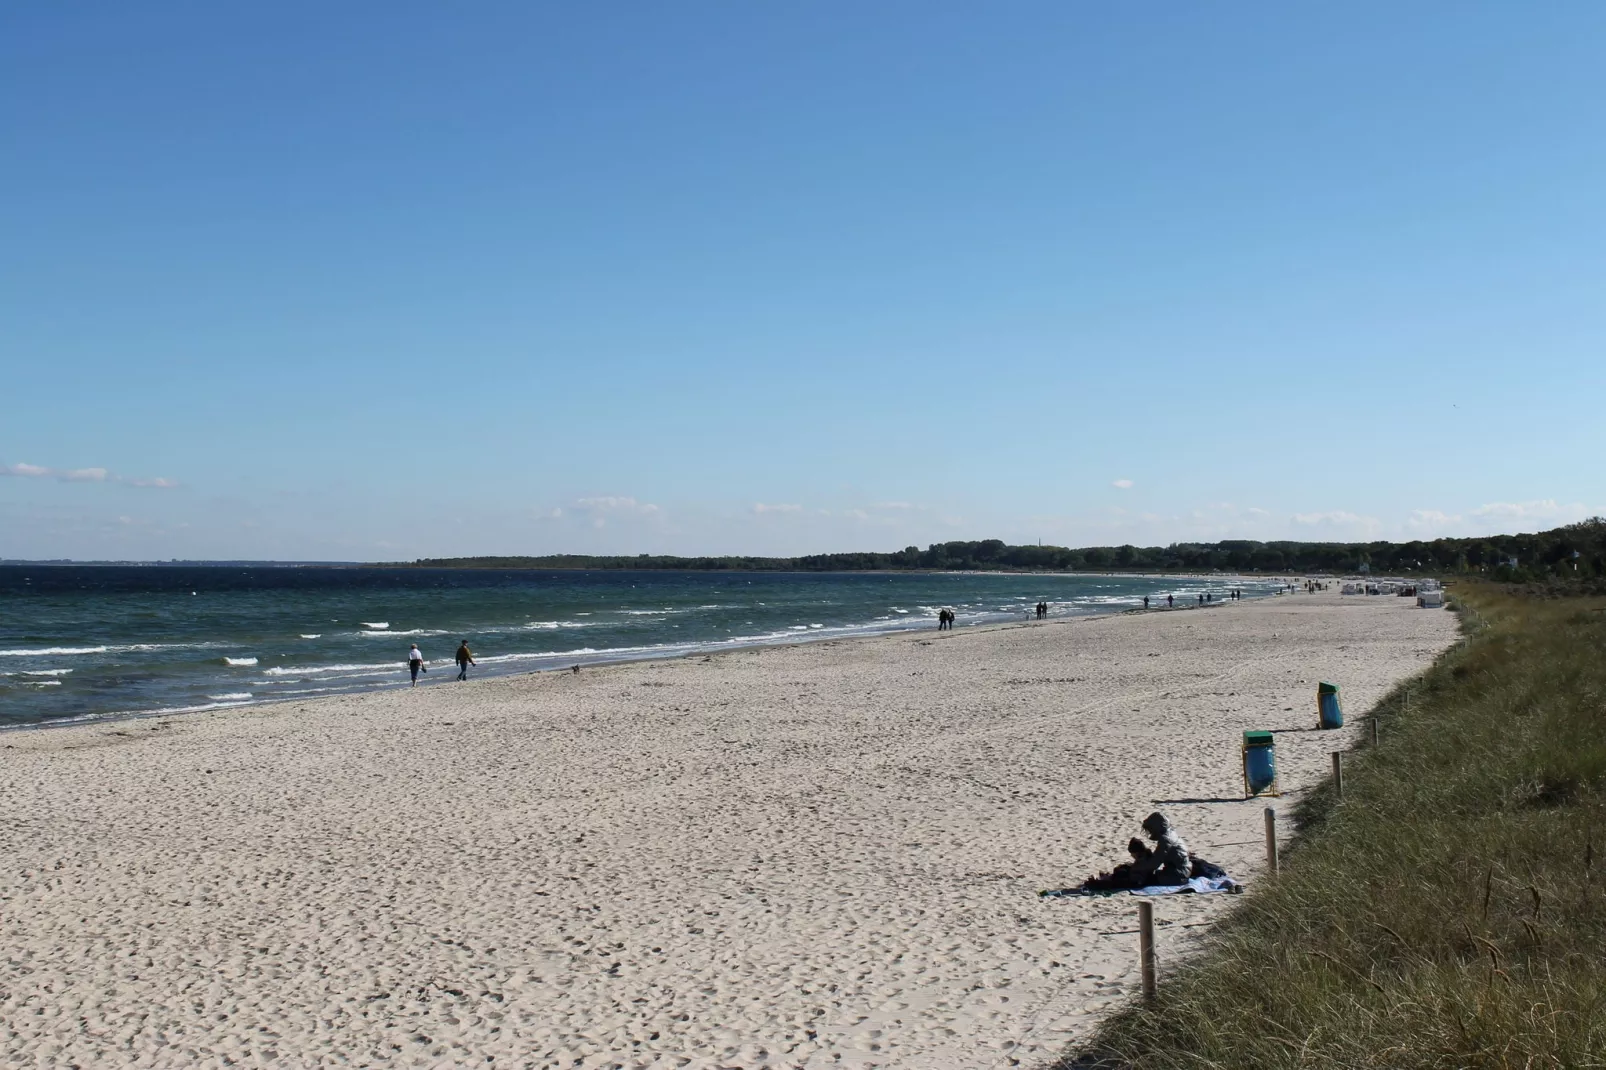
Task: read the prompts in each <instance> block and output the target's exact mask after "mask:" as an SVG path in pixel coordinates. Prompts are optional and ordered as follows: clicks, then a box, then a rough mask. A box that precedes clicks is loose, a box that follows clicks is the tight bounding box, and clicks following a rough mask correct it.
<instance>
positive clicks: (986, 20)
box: [0, 2, 1606, 560]
mask: <svg viewBox="0 0 1606 1070" xmlns="http://www.w3.org/2000/svg"><path fill="white" fill-rule="evenodd" d="M1303 7H1304V9H1299V10H1293V9H1290V8H1289V7H1288V6H1287V5H1258V6H1257V5H1249V4H1242V5H1192V6H1188V7H1186V8H1184V7H1181V6H1174V7H1172V8H1169V9H1151V10H1145V11H1139V10H1136V9H1124V10H1117V9H1115V8H1109V9H1104V10H1097V9H1095V6H1094V5H1078V4H1064V3H1042V4H1028V3H1009V4H1002V5H932V4H916V3H878V4H857V5H849V4H845V3H834V2H832V3H823V4H810V5H802V4H796V5H781V4H756V5H738V4H733V3H718V4H704V3H693V2H688V3H681V4H673V5H589V6H586V5H544V6H543V5H533V4H506V5H494V4H479V5H471V6H470V7H468V8H466V9H457V10H455V11H448V10H447V9H446V8H444V7H442V6H440V5H434V4H395V3H387V4H371V5H366V6H365V5H361V4H356V3H352V4H338V5H314V4H295V3H284V4H275V5H268V6H258V7H254V8H252V7H240V6H237V5H213V4H201V3H193V4H161V3H151V4H141V5H35V6H33V7H31V8H29V9H22V8H18V7H15V6H13V7H11V8H8V9H7V11H6V12H5V13H3V14H0V158H3V159H4V160H5V161H6V165H5V166H4V167H3V168H0V235H3V237H0V390H3V394H0V473H3V474H0V557H76V558H167V557H175V556H176V557H273V558H284V559H297V558H299V559H359V560H367V559H374V558H409V557H414V556H422V555H450V554H472V553H539V552H557V551H568V552H629V553H634V552H649V551H651V552H684V553H695V552H709V553H797V552H813V551H832V550H850V549H893V548H897V547H901V546H904V545H906V544H909V543H915V544H919V545H925V544H926V543H929V542H933V541H940V540H945V539H952V538H988V537H998V538H1004V539H1008V540H1011V541H1034V540H1037V539H1043V540H1045V541H1048V542H1056V543H1062V544H1069V545H1086V544H1094V543H1100V544H1106V543H1121V542H1135V543H1141V544H1154V543H1167V542H1172V541H1180V540H1187V539H1215V538H1224V537H1250V538H1288V537H1294V538H1342V539H1348V538H1359V537H1382V538H1403V537H1413V536H1430V535H1438V534H1470V533H1480V532H1493V531H1516V530H1537V529H1540V528H1544V527H1549V526H1553V525H1554V524H1556V523H1560V522H1566V521H1569V520H1573V519H1578V518H1580V517H1582V516H1585V515H1589V514H1593V513H1599V512H1603V511H1606V464H1602V461H1601V458H1602V457H1606V420H1603V419H1602V409H1603V402H1606V359H1603V354H1606V300H1603V298H1606V287H1603V283H1606V220H1603V204H1606V200H1603V197H1602V193H1601V191H1602V190H1606V138H1603V137H1602V136H1601V131H1602V129H1606V122H1603V120H1606V77H1603V75H1602V71H1606V6H1603V5H1600V4H1597V3H1551V4H1545V5H1532V6H1526V7H1523V6H1518V5H1510V4H1503V5H1496V4H1475V3H1474V4H1464V3H1458V4H1432V3H1423V4H1411V5H1397V4H1390V5H1385V4H1351V5H1343V6H1342V7H1341V8H1334V9H1332V10H1315V9H1311V8H1309V6H1308V5H1305V6H1303Z"/></svg>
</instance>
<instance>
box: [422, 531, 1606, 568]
mask: <svg viewBox="0 0 1606 1070" xmlns="http://www.w3.org/2000/svg"><path fill="white" fill-rule="evenodd" d="M1513 562H1515V564H1513ZM412 564H413V566H414V567H419V568H549V569H599V570H600V569H688V570H689V569H700V570H705V571H724V570H731V571H744V572H783V571H784V572H855V571H867V570H880V571H897V570H911V569H945V570H946V569H952V570H965V571H990V570H996V571H1007V570H1015V571H1045V572H1046V571H1055V572H1074V571H1111V570H1120V571H1130V572H1209V571H1213V570H1223V571H1231V572H1270V573H1281V572H1351V571H1354V570H1357V569H1360V568H1362V567H1366V568H1369V569H1371V570H1372V571H1373V572H1387V573H1411V572H1426V573H1434V574H1442V573H1452V572H1459V573H1482V574H1484V575H1490V576H1496V577H1498V578H1500V579H1505V580H1524V581H1540V582H1543V581H1546V580H1550V579H1553V578H1559V577H1566V578H1567V579H1569V580H1571V579H1575V578H1577V577H1579V576H1595V577H1601V576H1606V520H1602V519H1600V518H1598V517H1597V518H1596V519H1594V520H1587V521H1584V522H1583V523H1580V524H1569V525H1568V526H1566V527H1562V528H1556V529H1554V530H1552V531H1544V532H1539V533H1538V534H1532V535H1491V536H1488V537H1485V538H1475V539H1434V540H1432V541H1428V542H1403V543H1391V542H1367V543H1339V542H1253V541H1249V540H1228V541H1225V542H1213V543H1173V544H1172V545H1170V546H1089V547H1083V548H1081V549H1076V550H1073V549H1070V548H1067V547H1064V546H1010V545H1007V544H1006V543H1004V542H1003V541H1001V540H999V539H982V540H980V541H977V542H941V543H932V544H931V545H930V546H928V547H927V548H926V549H924V550H922V549H920V548H919V547H918V546H909V547H905V548H904V549H902V550H898V551H896V552H893V553H871V552H866V553H850V554H811V555H808V556H805V557H670V556H663V555H657V554H640V555H638V556H634V557H631V556H601V557H598V556H590V555H584V554H552V555H548V556H546V557H451V558H426V559H421V560H419V561H415V562H413V563H412Z"/></svg>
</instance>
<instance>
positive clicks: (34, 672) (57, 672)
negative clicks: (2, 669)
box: [18, 669, 72, 676]
mask: <svg viewBox="0 0 1606 1070" xmlns="http://www.w3.org/2000/svg"><path fill="white" fill-rule="evenodd" d="M70 672H72V670H71V669H23V670H22V672H20V673H19V674H18V675H19V676H66V675H67V674H68V673H70Z"/></svg>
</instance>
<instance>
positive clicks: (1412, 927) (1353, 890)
mask: <svg viewBox="0 0 1606 1070" xmlns="http://www.w3.org/2000/svg"><path fill="white" fill-rule="evenodd" d="M1456 595H1457V598H1456V601H1457V603H1459V607H1460V611H1461V613H1462V615H1463V623H1464V627H1465V630H1466V635H1465V638H1464V640H1463V641H1462V642H1461V643H1459V644H1457V646H1456V647H1454V648H1452V649H1451V650H1450V651H1448V652H1447V653H1446V654H1445V655H1444V656H1443V657H1442V658H1440V659H1439V660H1438V661H1437V662H1436V663H1435V664H1434V665H1433V666H1432V667H1431V668H1430V669H1429V670H1428V671H1427V672H1426V673H1424V674H1423V675H1422V676H1420V677H1418V678H1416V679H1415V680H1412V681H1411V682H1410V683H1409V684H1407V685H1405V686H1402V687H1401V688H1399V689H1397V690H1396V691H1395V692H1394V693H1392V694H1391V695H1389V696H1388V697H1387V698H1385V699H1384V700H1383V701H1382V702H1381V703H1379V705H1378V706H1377V708H1376V709H1375V710H1373V711H1372V713H1371V716H1373V717H1376V718H1378V719H1379V729H1380V734H1381V742H1380V745H1379V746H1377V747H1376V748H1373V747H1371V746H1370V745H1369V744H1368V745H1363V746H1362V747H1361V748H1360V749H1359V750H1357V751H1356V752H1354V753H1353V754H1351V755H1350V756H1349V759H1348V761H1347V763H1346V766H1345V776H1344V795H1345V798H1344V800H1343V801H1342V802H1338V801H1337V800H1335V799H1334V798H1333V795H1332V792H1331V785H1324V786H1323V787H1321V788H1319V789H1317V790H1316V791H1314V792H1313V793H1312V794H1311V795H1310V796H1309V797H1308V798H1307V799H1306V800H1305V801H1304V802H1303V803H1302V804H1301V805H1300V807H1299V809H1298V815H1297V816H1298V819H1299V822H1300V833H1299V836H1298V837H1297V838H1296V840H1295V842H1294V843H1293V844H1292V845H1290V847H1289V849H1288V850H1287V851H1286V852H1285V853H1284V855H1283V859H1282V874H1281V875H1280V876H1279V877H1277V878H1275V879H1266V880H1262V881H1261V882H1259V885H1258V887H1256V888H1254V889H1253V890H1252V893H1251V894H1250V895H1249V896H1246V897H1245V899H1244V901H1243V903H1242V904H1241V905H1240V906H1239V908H1238V909H1236V910H1235V911H1234V912H1233V913H1232V915H1230V916H1229V917H1228V919H1226V921H1225V922H1224V924H1223V925H1221V926H1220V927H1219V929H1218V931H1217V932H1216V933H1215V934H1214V936H1213V937H1212V939H1211V943H1210V945H1209V946H1208V947H1207V949H1206V950H1205V951H1204V952H1203V953H1201V954H1200V955H1199V956H1197V957H1196V958H1195V959H1193V960H1192V961H1191V962H1189V963H1187V964H1185V965H1183V966H1181V967H1179V968H1177V969H1176V970H1174V971H1173V972H1172V973H1171V974H1170V975H1169V976H1163V977H1162V983H1161V986H1160V994H1159V998H1158V999H1157V1000H1156V1001H1155V1002H1154V1003H1153V1004H1151V1005H1146V1006H1134V1007H1131V1008H1129V1009H1128V1010H1126V1011H1124V1012H1123V1013H1120V1014H1118V1015H1116V1016H1115V1017H1113V1018H1112V1019H1111V1020H1110V1021H1108V1022H1107V1023H1105V1026H1104V1027H1103V1029H1102V1030H1101V1031H1100V1032H1099V1033H1098V1035H1097V1036H1096V1037H1095V1038H1094V1039H1093V1040H1092V1042H1091V1043H1089V1044H1088V1045H1086V1046H1084V1047H1083V1048H1082V1049H1081V1050H1079V1051H1077V1052H1074V1053H1072V1054H1069V1055H1067V1056H1066V1057H1065V1059H1064V1060H1062V1062H1061V1063H1060V1064H1059V1068H1060V1070H1070V1068H1072V1067H1076V1068H1091V1067H1109V1068H1131V1070H1172V1068H1177V1070H1181V1068H1188V1070H1202V1068H1221V1070H1227V1068H1231V1070H1257V1068H1268V1070H1270V1068H1291V1067H1436V1068H1437V1067H1443V1068H1446V1070H1448V1068H1461V1067H1488V1068H1502V1070H1504V1068H1512V1070H1516V1068H1525V1070H1527V1068H1532V1070H1537V1068H1549V1067H1556V1068H1560V1067H1566V1068H1575V1067H1606V832H1603V829H1606V825H1603V818H1606V599H1603V598H1598V597H1570V598H1557V597H1543V596H1539V595H1536V594H1535V593H1533V592H1521V591H1515V590H1513V589H1510V588H1505V589H1502V588H1498V587H1495V586H1493V585H1460V586H1458V587H1457V588H1456Z"/></svg>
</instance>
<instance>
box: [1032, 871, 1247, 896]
mask: <svg viewBox="0 0 1606 1070" xmlns="http://www.w3.org/2000/svg"><path fill="white" fill-rule="evenodd" d="M1243 890H1244V886H1243V885H1241V884H1239V883H1238V882H1237V881H1235V880H1233V879H1232V878H1231V877H1228V876H1225V875H1223V876H1220V877H1195V878H1193V880H1191V881H1189V882H1188V883H1187V884H1151V885H1150V886H1149V887H1147V888H1127V889H1122V890H1116V891H1095V890H1092V889H1088V888H1084V887H1081V886H1080V885H1078V886H1077V887H1075V888H1055V889H1052V890H1050V891H1044V892H1038V893H1037V894H1038V895H1039V896H1041V897H1043V898H1047V899H1070V898H1073V897H1077V896H1095V895H1122V894H1125V895H1210V894H1212V893H1215V892H1241V891H1243Z"/></svg>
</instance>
